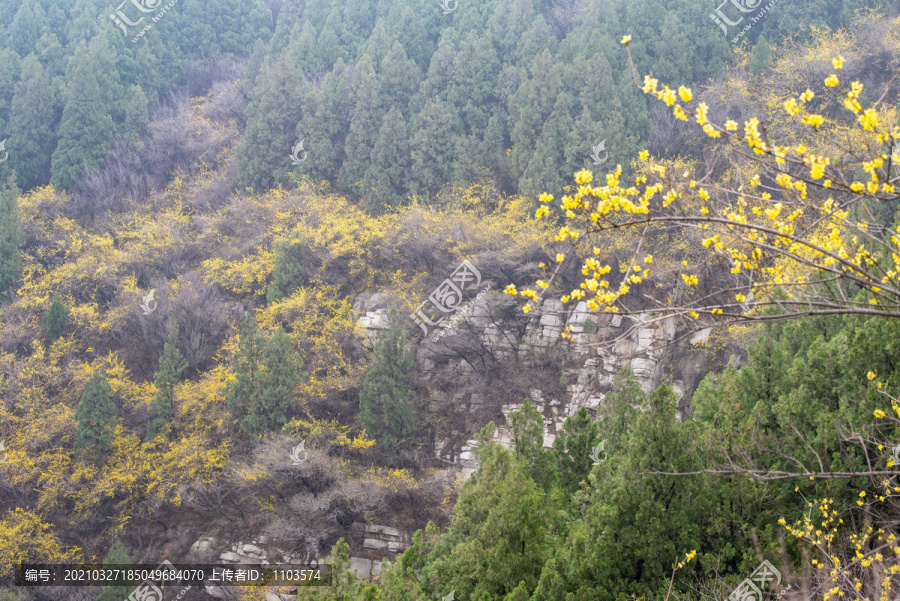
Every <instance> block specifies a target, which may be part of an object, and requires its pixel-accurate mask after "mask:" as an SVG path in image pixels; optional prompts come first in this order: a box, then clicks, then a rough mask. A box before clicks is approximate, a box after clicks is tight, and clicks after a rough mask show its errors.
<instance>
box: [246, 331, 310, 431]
mask: <svg viewBox="0 0 900 601" xmlns="http://www.w3.org/2000/svg"><path fill="white" fill-rule="evenodd" d="M260 357H261V360H262V364H263V366H264V369H263V370H262V371H261V372H260V374H259V390H260V393H259V395H258V397H257V398H258V399H259V402H258V403H255V404H251V405H250V411H249V412H248V414H247V417H246V418H245V419H244V422H245V423H244V426H243V427H244V430H246V431H248V432H255V433H259V432H277V431H278V430H281V428H282V426H284V424H286V423H287V421H288V417H289V415H290V413H291V410H292V409H293V406H294V388H295V387H296V386H297V384H299V383H300V378H301V374H300V367H301V361H300V358H299V356H298V355H297V351H296V350H294V343H293V342H291V339H290V337H289V336H288V335H287V333H285V331H284V330H282V329H281V328H278V329H277V330H276V331H275V333H274V334H273V335H272V336H271V338H269V339H268V340H267V341H266V342H265V345H264V346H263V348H262V353H261V355H260Z"/></svg>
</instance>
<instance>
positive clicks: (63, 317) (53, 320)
mask: <svg viewBox="0 0 900 601" xmlns="http://www.w3.org/2000/svg"><path fill="white" fill-rule="evenodd" d="M68 321H69V307H67V306H66V304H65V303H64V302H63V299H62V297H61V296H60V295H58V294H57V295H56V296H54V297H53V302H52V303H50V309H48V310H47V314H46V315H45V316H44V328H45V329H46V330H47V336H49V337H50V342H54V341H55V340H56V339H57V338H59V337H60V336H62V334H63V330H64V329H65V327H66V323H67V322H68Z"/></svg>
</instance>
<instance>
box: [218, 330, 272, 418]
mask: <svg viewBox="0 0 900 601" xmlns="http://www.w3.org/2000/svg"><path fill="white" fill-rule="evenodd" d="M263 342H264V341H263V340H262V339H261V337H260V335H259V324H258V323H256V319H254V318H253V316H252V315H248V316H247V317H246V318H245V319H244V321H243V323H241V332H240V335H239V336H238V348H237V350H236V351H235V353H234V357H233V358H232V369H233V370H234V380H230V381H229V382H228V385H227V387H226V389H225V401H226V403H227V405H228V410H229V411H230V412H231V414H232V416H234V418H235V419H236V420H237V422H238V425H242V423H243V419H244V418H245V417H246V416H247V412H248V408H249V407H250V406H251V405H252V404H255V403H256V404H258V403H259V401H258V398H257V397H258V395H259V382H258V378H259V359H260V354H261V351H262V348H261V346H262V344H263Z"/></svg>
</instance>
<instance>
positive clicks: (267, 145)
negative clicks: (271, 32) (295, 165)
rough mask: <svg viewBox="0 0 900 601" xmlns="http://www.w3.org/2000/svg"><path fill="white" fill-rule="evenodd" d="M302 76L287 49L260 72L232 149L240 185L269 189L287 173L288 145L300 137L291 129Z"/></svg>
mask: <svg viewBox="0 0 900 601" xmlns="http://www.w3.org/2000/svg"><path fill="white" fill-rule="evenodd" d="M301 80H302V78H301V77H300V75H299V71H298V69H297V68H296V67H295V65H294V64H293V63H292V62H291V59H290V57H289V56H288V55H287V53H285V54H282V55H281V56H280V57H279V58H278V59H277V60H276V61H275V62H273V63H271V64H269V65H266V66H264V67H263V70H262V72H261V73H260V74H259V77H258V78H257V87H256V89H255V91H254V97H253V99H252V101H251V102H250V105H249V106H248V107H247V114H248V115H249V117H248V120H247V129H246V131H245V133H244V137H243V138H242V139H241V141H240V143H239V144H238V145H237V148H236V149H235V156H236V157H237V160H238V175H239V177H240V180H241V185H242V186H244V187H252V188H254V189H256V190H258V191H263V190H268V189H269V188H271V187H273V186H274V185H276V184H277V182H279V181H281V179H282V178H284V177H285V176H286V174H287V172H288V170H289V168H290V166H291V158H290V154H291V149H292V148H293V147H294V146H295V145H296V144H297V142H299V141H300V140H298V139H295V137H294V132H295V130H296V127H297V122H298V121H299V120H300V107H301V102H300V88H299V85H298V82H299V81H301ZM307 148H308V146H307Z"/></svg>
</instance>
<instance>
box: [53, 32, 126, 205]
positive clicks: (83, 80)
mask: <svg viewBox="0 0 900 601" xmlns="http://www.w3.org/2000/svg"><path fill="white" fill-rule="evenodd" d="M95 72H96V69H95V65H94V64H93V62H92V57H91V54H90V52H89V51H88V48H87V46H86V45H82V46H80V47H79V49H78V50H77V51H76V54H75V56H74V57H72V59H71V62H70V68H69V69H67V70H66V81H67V90H66V94H65V97H66V102H65V108H64V109H63V114H62V123H61V125H60V128H59V142H58V144H57V146H56V150H54V151H53V157H52V160H51V163H52V166H51V170H52V176H51V178H50V182H51V183H52V184H53V185H54V186H55V187H56V188H60V189H65V190H68V189H71V188H72V187H73V186H74V185H75V180H74V178H75V177H77V176H78V175H80V174H81V173H83V172H84V171H86V170H89V169H94V168H97V167H99V166H100V164H101V162H102V160H103V158H104V157H105V156H106V153H107V151H108V149H109V148H110V145H111V143H112V138H113V133H114V131H115V130H114V125H113V120H112V117H111V116H110V113H109V108H108V107H107V105H106V102H105V96H106V94H105V93H104V92H103V90H101V88H100V84H99V82H98V77H97V74H96V73H95Z"/></svg>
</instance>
